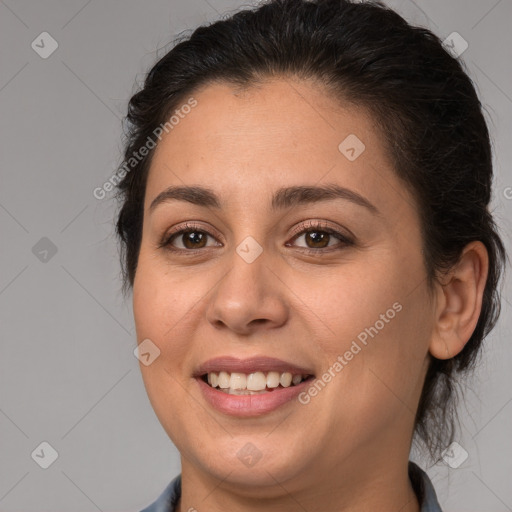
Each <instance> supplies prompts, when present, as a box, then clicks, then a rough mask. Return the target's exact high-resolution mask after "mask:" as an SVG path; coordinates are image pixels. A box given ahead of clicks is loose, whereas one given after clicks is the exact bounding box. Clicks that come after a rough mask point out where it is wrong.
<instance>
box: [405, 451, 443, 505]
mask: <svg viewBox="0 0 512 512" xmlns="http://www.w3.org/2000/svg"><path fill="white" fill-rule="evenodd" d="M409 478H410V479H411V483H412V486H413V488H414V491H415V492H416V495H417V496H418V502H419V504H420V512H442V510H441V506H440V505H439V501H438V499H437V495H436V491H435V489H434V486H433V485H432V482H431V480H430V477H429V476H428V475H427V473H426V472H425V471H423V469H421V468H420V467H419V466H418V465H417V464H415V463H414V462H412V461H409Z"/></svg>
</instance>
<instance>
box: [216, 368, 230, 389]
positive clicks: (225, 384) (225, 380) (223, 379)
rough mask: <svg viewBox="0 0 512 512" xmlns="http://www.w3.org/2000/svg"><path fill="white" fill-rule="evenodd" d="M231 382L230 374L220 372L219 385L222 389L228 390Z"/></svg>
mask: <svg viewBox="0 0 512 512" xmlns="http://www.w3.org/2000/svg"><path fill="white" fill-rule="evenodd" d="M212 373H213V372H212ZM229 380H230V379H229V373H227V372H219V379H218V382H217V385H218V386H219V388H221V389H228V388H229Z"/></svg>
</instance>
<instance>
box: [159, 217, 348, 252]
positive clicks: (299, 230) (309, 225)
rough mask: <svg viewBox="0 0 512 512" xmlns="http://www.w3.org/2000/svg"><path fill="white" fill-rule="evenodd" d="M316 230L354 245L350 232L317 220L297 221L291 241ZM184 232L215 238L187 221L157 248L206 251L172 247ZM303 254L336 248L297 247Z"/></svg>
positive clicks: (345, 243)
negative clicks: (193, 232)
mask: <svg viewBox="0 0 512 512" xmlns="http://www.w3.org/2000/svg"><path fill="white" fill-rule="evenodd" d="M300 222H302V224H301V223H300ZM314 229H316V230H318V231H324V232H326V233H328V234H330V235H333V236H334V237H336V238H338V240H339V241H340V244H338V245H342V246H346V245H353V244H354V243H355V237H354V235H353V234H352V233H351V232H350V230H348V229H345V230H346V231H347V232H348V233H350V234H344V233H343V232H342V230H341V228H338V227H336V228H335V227H332V226H331V225H330V224H329V223H328V222H327V221H324V220H318V219H308V220H306V221H305V222H304V221H299V225H298V226H296V227H295V228H294V229H293V230H292V233H291V235H290V236H291V240H295V239H296V238H298V235H304V234H305V233H307V232H308V231H312V230H314ZM186 231H197V232H201V233H204V234H206V236H207V237H211V238H216V236H215V235H213V234H212V233H211V232H210V231H209V230H208V229H205V228H203V226H201V225H200V224H196V223H195V222H194V221H187V222H185V224H184V225H183V224H180V225H178V226H176V227H174V228H173V229H172V230H171V231H170V232H169V233H166V234H165V235H164V237H163V240H162V242H161V243H160V244H159V248H166V249H168V250H170V251H172V252H182V253H195V252H197V251H201V250H204V249H207V248H208V247H201V248H198V249H181V248H176V247H172V245H171V239H172V238H173V237H174V236H176V235H181V234H183V233H184V232H186ZM286 246H288V247H289V243H288V242H287V243H286ZM210 247H211V246H210ZM298 248H299V249H300V250H302V251H303V252H311V253H318V254H319V253H321V252H328V251H329V250H336V246H335V247H334V248H333V247H331V248H330V249H329V248H327V247H326V248H314V249H312V248H308V247H298Z"/></svg>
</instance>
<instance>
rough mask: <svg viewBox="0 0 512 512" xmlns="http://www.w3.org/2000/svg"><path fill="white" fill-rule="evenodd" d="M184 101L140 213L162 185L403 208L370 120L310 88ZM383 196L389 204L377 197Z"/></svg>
mask: <svg viewBox="0 0 512 512" xmlns="http://www.w3.org/2000/svg"><path fill="white" fill-rule="evenodd" d="M191 97H192V98H193V99H194V100H195V101H196V102H197V103H196V105H195V106H194V107H193V108H191V109H188V108H187V109H186V112H187V113H186V114H184V113H182V115H181V116H179V121H178V122H177V123H175V124H174V125H173V128H172V129H170V130H169V132H168V133H166V134H164V135H163V137H162V140H161V141H160V142H159V143H158V146H157V148H156V150H155V154H154V156H153V160H152V164H151V169H150V172H149V176H148V183H147V189H146V211H147V209H148V208H149V204H150V203H151V200H152V199H154V197H156V196H157V195H158V194H159V193H160V192H161V191H162V190H163V189H164V188H166V187H168V186H169V185H192V184H202V185H204V186H207V187H209V188H212V189H215V190H217V191H218V195H220V196H224V197H225V198H226V201H227V200H228V199H230V200H232V198H233V197H234V196H236V197H237V198H238V200H243V197H245V198H246V199H248V198H250V197H251V198H254V197H255V196H257V195H258V193H259V192H261V193H262V195H263V194H264V195H265V196H268V195H269V193H272V191H273V190H275V189H277V188H282V187H285V186H290V185H306V184H309V185H313V184H319V183H320V182H322V181H326V182H329V183H338V184H339V185H341V186H344V187H348V188H351V189H353V190H355V191H356V192H359V193H360V194H361V195H365V196H367V197H368V198H369V199H370V201H371V202H373V203H374V204H376V203H380V204H381V205H382V204H383V203H389V204H390V206H391V207H393V205H392V203H393V202H396V200H400V199H401V198H402V200H403V195H404V193H405V191H403V190H400V191H399V192H398V196H397V194H396V191H397V188H400V187H402V188H403V185H402V184H401V183H398V181H397V178H396V176H395V174H394V171H393V170H392V167H391V164H390V161H389V159H388V156H387V152H386V146H385V143H384V140H383V138H382V135H381V134H380V133H379V132H378V131H377V130H376V128H375V123H374V121H373V119H372V117H371V116H370V115H369V114H368V112H367V111H366V110H364V109H362V108H356V107H355V106H354V105H350V104H348V103H346V104H343V103H342V102H341V101H338V100H336V99H334V98H333V97H332V96H330V95H328V94H327V93H326V92H325V90H323V89H322V88H320V87H318V86H316V85H315V84H313V83H310V82H303V81H295V80H292V79H288V78H286V79H275V80H271V81H268V82H265V83H263V84H259V85H257V86H255V87H248V88H244V89H241V88H239V87H236V86H234V85H233V84H228V83H212V84H209V85H206V86H203V87H201V88H200V89H198V90H196V91H194V92H193V93H191V94H190V96H188V97H185V98H184V100H183V102H182V103H181V105H184V104H186V103H187V101H188V100H189V99H190V98H191ZM176 109H177V110H178V111H179V110H180V105H178V106H177V107H176ZM184 111H185V110H184ZM184 111H183V112H184ZM176 119H177V118H176ZM347 150H349V151H348V152H347ZM352 150H353V151H352ZM354 154H355V156H356V158H353V157H354ZM349 157H350V158H349ZM384 189H386V190H389V192H390V195H389V197H386V196H385V195H384V197H378V196H382V191H383V190H384ZM379 192H380V193H379ZM393 193H394V195H395V196H397V197H393ZM372 196H373V198H372Z"/></svg>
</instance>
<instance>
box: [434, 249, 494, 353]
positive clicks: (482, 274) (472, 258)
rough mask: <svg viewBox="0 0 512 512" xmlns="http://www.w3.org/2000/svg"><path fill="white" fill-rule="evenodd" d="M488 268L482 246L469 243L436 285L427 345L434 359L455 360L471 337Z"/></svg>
mask: <svg viewBox="0 0 512 512" xmlns="http://www.w3.org/2000/svg"><path fill="white" fill-rule="evenodd" d="M488 269H489V256H488V253H487V249H486V248H485V245H484V244H483V243H482V242H480V241H475V242H471V243H470V244H468V245H467V246H466V247H465V248H464V251H463V252H462V255H461V257H460V259H459V261H458V263H457V264H456V265H455V267H454V268H453V269H451V270H450V271H449V273H448V274H446V276H445V279H444V280H443V282H440V283H438V284H437V285H436V286H438V290H437V291H438V297H439V300H438V301H437V310H436V312H435V315H436V316H435V326H434V330H433V333H432V339H431V342H430V346H429V351H430V353H431V354H432V356H434V357H435V358H437V359H450V358H452V357H455V356H456V355H457V354H458V353H459V352H461V350H462V349H463V348H464V346H465V345H466V343H467V342H468V341H469V339H470V338H471V335H472V334H473V332H474V330H475V327H476V325H477V323H478V319H479V317H480V311H481V309H482V300H483V293H484V289H485V283H486V281H487V274H488Z"/></svg>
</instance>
